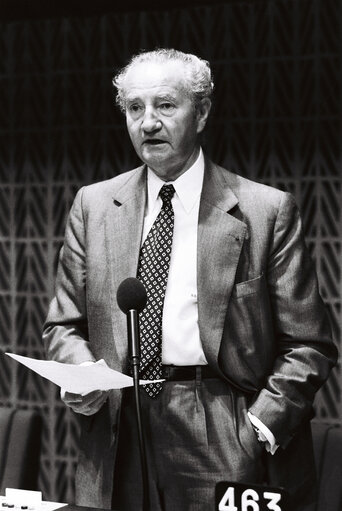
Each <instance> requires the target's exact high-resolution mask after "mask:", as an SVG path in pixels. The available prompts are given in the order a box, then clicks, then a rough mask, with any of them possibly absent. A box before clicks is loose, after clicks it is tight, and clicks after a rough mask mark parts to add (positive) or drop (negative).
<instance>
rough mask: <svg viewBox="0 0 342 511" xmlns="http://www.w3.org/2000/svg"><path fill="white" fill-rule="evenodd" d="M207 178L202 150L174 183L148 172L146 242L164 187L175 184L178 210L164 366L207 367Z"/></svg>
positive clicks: (165, 321) (165, 320) (165, 322)
mask: <svg viewBox="0 0 342 511" xmlns="http://www.w3.org/2000/svg"><path fill="white" fill-rule="evenodd" d="M203 176H204V157H203V153H202V150H200V153H199V155H198V158H197V160H196V161H195V163H194V164H193V165H192V167H190V168H189V169H188V170H187V171H186V172H184V174H182V175H181V176H180V177H179V178H178V179H176V180H175V181H172V183H168V182H165V181H163V180H162V179H160V178H159V177H158V176H156V175H155V174H154V173H153V171H152V170H151V169H148V174H147V191H148V193H147V197H148V198H147V207H146V211H145V218H144V228H143V238H142V240H143V242H144V240H145V238H146V236H147V234H148V232H149V231H150V229H151V227H152V225H153V223H154V221H155V219H156V218H157V216H158V213H159V211H160V209H161V206H162V200H161V198H160V197H159V191H160V189H161V187H162V186H163V185H165V184H172V185H173V186H174V188H175V194H174V196H173V198H172V201H171V202H172V206H173V210H174V231H173V241H172V253H171V260H170V269H169V276H168V282H167V288H166V293H165V301H164V309H163V326H162V327H163V330H162V339H163V345H162V362H163V364H173V365H177V366H182V365H202V364H207V360H206V358H205V355H204V352H203V348H202V344H201V340H200V334H199V328H198V307H197V226H198V213H199V203H200V196H201V191H202V185H203Z"/></svg>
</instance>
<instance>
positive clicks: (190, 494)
mask: <svg viewBox="0 0 342 511" xmlns="http://www.w3.org/2000/svg"><path fill="white" fill-rule="evenodd" d="M140 394H141V404H142V415H143V421H144V428H145V437H146V451H147V464H148V470H149V487H150V500H151V506H150V510H151V511H210V510H211V509H215V485H216V483H217V482H219V481H237V482H246V483H262V482H263V480H264V468H263V466H264V463H263V458H264V452H265V451H264V448H263V446H262V444H260V442H259V441H258V440H257V437H256V434H255V432H254V430H253V428H252V425H251V424H250V421H249V419H248V416H247V406H248V401H247V399H248V398H247V396H246V395H245V394H242V393H239V392H238V391H236V390H235V389H234V390H233V389H232V388H231V387H230V386H229V384H228V383H226V382H224V381H222V380H220V379H218V378H208V379H203V380H201V379H200V377H198V378H197V380H191V381H177V382H174V381H168V382H165V383H164V384H163V390H162V392H161V393H160V394H159V395H158V396H157V397H156V398H154V399H152V398H150V397H149V396H148V395H147V394H146V393H145V392H144V390H143V389H141V391H140ZM118 445H119V447H118V455H117V463H116V469H115V476H114V492H113V508H117V509H120V510H122V511H133V510H134V511H140V510H141V509H142V480H141V468H140V458H139V444H138V435H137V426H136V418H135V412H134V397H133V390H132V389H126V390H125V393H124V400H123V405H122V413H121V422H120V430H119V444H118Z"/></svg>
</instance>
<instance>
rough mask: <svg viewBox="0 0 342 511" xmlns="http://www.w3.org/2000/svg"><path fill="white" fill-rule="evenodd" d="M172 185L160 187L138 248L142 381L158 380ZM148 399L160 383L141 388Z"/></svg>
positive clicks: (170, 234) (171, 233)
mask: <svg viewBox="0 0 342 511" xmlns="http://www.w3.org/2000/svg"><path fill="white" fill-rule="evenodd" d="M174 193H175V189H174V187H173V185H164V186H163V187H162V188H161V190H160V192H159V195H160V197H161V199H162V201H163V205H162V208H161V210H160V212H159V215H158V216H157V218H156V220H155V222H154V224H153V225H152V228H151V230H150V232H149V233H148V235H147V238H146V240H145V242H144V244H143V246H142V247H141V250H140V256H139V266H138V279H139V280H140V281H141V282H142V283H143V284H144V286H145V288H146V291H147V304H146V307H145V309H144V310H143V311H142V312H141V313H140V317H139V323H140V338H141V355H140V376H141V378H143V379H145V380H157V379H159V378H161V376H162V356H161V352H162V319H163V306H164V297H165V289H166V284H167V278H168V273H169V266H170V257H171V249H172V236H173V223H174V213H173V208H172V204H171V199H172V197H173V194H174ZM144 389H145V390H146V392H147V394H148V395H149V396H150V397H156V396H157V394H159V392H160V391H161V389H162V384H161V383H153V384H150V385H144Z"/></svg>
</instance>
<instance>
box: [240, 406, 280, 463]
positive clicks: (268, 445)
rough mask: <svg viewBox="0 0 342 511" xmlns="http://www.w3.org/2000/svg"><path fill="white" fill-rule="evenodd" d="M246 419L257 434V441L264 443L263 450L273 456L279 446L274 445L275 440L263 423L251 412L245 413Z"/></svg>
mask: <svg viewBox="0 0 342 511" xmlns="http://www.w3.org/2000/svg"><path fill="white" fill-rule="evenodd" d="M247 415H248V418H249V420H250V421H251V423H252V425H253V427H254V429H255V430H256V432H257V435H258V440H260V441H261V442H265V449H266V451H267V452H269V453H271V454H274V453H275V452H276V450H277V449H278V447H279V445H278V444H277V443H276V439H275V437H274V435H273V433H272V431H270V430H269V429H268V427H267V426H265V424H264V423H263V422H261V420H260V419H258V417H256V416H255V415H253V414H252V413H251V412H247Z"/></svg>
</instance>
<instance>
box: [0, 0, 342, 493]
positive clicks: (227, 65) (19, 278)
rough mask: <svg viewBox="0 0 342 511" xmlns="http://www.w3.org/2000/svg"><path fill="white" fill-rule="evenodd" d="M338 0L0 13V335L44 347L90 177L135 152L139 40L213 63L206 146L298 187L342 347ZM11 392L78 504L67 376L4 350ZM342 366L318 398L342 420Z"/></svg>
mask: <svg viewBox="0 0 342 511" xmlns="http://www.w3.org/2000/svg"><path fill="white" fill-rule="evenodd" d="M341 14H342V1H341V0H269V1H268V0H261V1H258V2H250V1H248V2H247V1H246V2H243V1H238V0H236V1H235V2H229V3H225V2H222V4H219V5H215V6H206V7H198V8H191V9H189V8H188V9H170V10H168V11H156V12H154V11H150V12H134V13H122V14H113V15H106V16H102V17H95V18H89V19H84V18H83V19H80V20H79V19H76V18H72V19H56V20H55V19H50V20H38V21H36V20H31V21H27V22H25V21H20V22H13V23H7V24H2V25H1V26H0V84H1V94H0V270H1V271H0V343H1V348H2V350H3V351H6V350H12V351H15V352H19V353H22V354H25V355H29V356H33V357H42V356H43V347H42V343H41V328H42V323H43V321H44V317H45V314H46V311H47V307H48V303H49V300H50V298H51V296H52V294H53V288H54V277H55V271H56V260H57V255H58V251H59V249H60V247H61V243H62V240H63V234H64V228H65V222H66V217H67V213H68V211H69V208H70V206H71V204H72V201H73V198H74V196H75V193H76V191H77V190H78V188H79V187H80V186H82V185H83V184H87V183H91V182H94V181H98V180H102V179H107V178H109V177H111V176H113V175H116V174H118V173H121V172H124V171H125V170H128V169H129V168H132V167H133V166H135V165H136V164H137V163H138V161H137V158H136V156H135V154H134V151H133V149H132V147H131V144H130V141H129V137H128V135H127V133H126V129H125V122H124V118H123V116H122V114H121V113H120V112H119V111H118V110H117V109H116V108H115V107H114V92H113V89H112V86H111V79H112V77H113V75H114V73H115V71H116V70H117V69H118V68H119V67H120V66H122V65H124V64H125V63H126V61H127V59H128V58H129V56H130V55H131V54H132V53H134V52H137V51H138V50H139V49H141V48H145V49H153V48H155V47H156V46H173V47H176V48H178V49H181V50H184V51H191V52H194V53H197V54H199V55H201V56H202V57H204V58H206V59H208V60H210V62H211V64H212V67H213V71H214V77H215V82H216V90H215V100H214V104H213V110H212V116H211V119H210V121H209V125H208V130H207V133H205V134H204V137H203V144H204V146H205V148H206V150H207V152H208V153H209V154H210V155H211V156H212V157H213V159H214V160H215V161H216V162H217V163H219V164H223V165H225V166H226V167H229V168H231V169H233V170H235V171H237V172H238V173H240V174H242V175H244V176H247V177H251V178H254V179H257V180H259V181H261V182H264V183H267V184H271V185H274V186H278V187H279V188H281V189H283V190H288V191H291V192H292V193H293V194H294V195H295V197H296V200H297V202H298V205H299V207H300V209H301V212H302V215H303V222H304V228H305V235H306V239H307V243H308V246H309V249H310V251H311V253H312V255H313V257H314V260H315V264H316V267H317V270H318V275H319V283H320V288H321V292H322V295H323V297H324V300H325V301H326V303H327V307H328V308H329V311H330V317H331V323H332V327H333V332H334V338H335V341H336V343H337V344H338V345H341V335H342V332H341V318H342V311H341V293H342V285H341V243H342V219H341V211H340V210H341V203H342V185H341V180H342V169H341V159H342V152H341V138H342V137H341V127H342V122H341V121H342V118H341V114H342V83H341V77H342V73H341V62H342V44H341V43H342V16H341ZM0 369H1V370H0V404H2V405H4V406H10V407H11V406H19V407H25V408H33V409H39V410H41V413H42V415H43V418H44V428H43V447H42V456H41V471H40V487H41V489H42V491H43V495H44V497H45V498H46V499H52V500H61V501H69V502H72V500H73V495H74V488H73V480H74V471H75V466H76V460H77V444H78V422H77V417H75V416H74V415H73V414H72V413H71V412H70V411H69V410H67V409H66V408H65V407H64V406H63V404H62V403H61V401H60V399H59V392H58V389H57V388H56V387H55V386H54V385H52V384H49V383H47V382H46V381H45V380H43V379H41V378H39V377H37V376H35V375H34V374H33V373H30V372H29V371H28V370H27V369H25V368H23V367H18V365H17V364H16V363H15V362H13V361H11V360H7V359H6V357H4V355H3V354H2V353H1V352H0ZM341 382H342V372H341V366H340V364H339V365H338V367H337V368H335V369H334V371H333V373H332V375H331V377H330V379H329V381H328V383H327V384H326V385H325V386H324V388H323V390H322V391H321V392H320V393H319V395H318V397H317V400H316V414H317V420H321V421H329V422H332V423H334V422H337V423H340V422H341V419H342V409H341V385H342V383H341Z"/></svg>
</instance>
